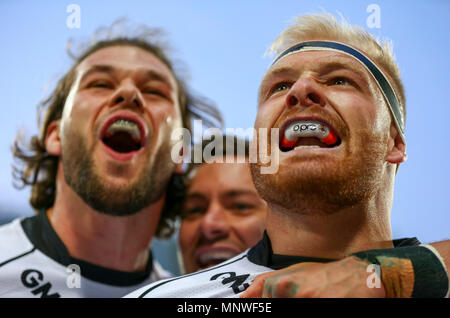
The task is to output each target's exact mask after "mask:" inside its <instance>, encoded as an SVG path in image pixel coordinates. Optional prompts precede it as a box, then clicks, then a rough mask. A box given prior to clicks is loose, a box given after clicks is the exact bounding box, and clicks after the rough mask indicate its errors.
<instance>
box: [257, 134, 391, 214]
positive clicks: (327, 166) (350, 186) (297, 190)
mask: <svg viewBox="0 0 450 318" xmlns="http://www.w3.org/2000/svg"><path fill="white" fill-rule="evenodd" d="M357 135H358V136H359V139H358V140H359V142H358V145H357V146H356V147H355V146H353V147H352V149H355V150H354V151H351V150H349V148H350V147H347V148H346V150H345V155H344V156H343V158H342V159H338V160H335V161H334V160H333V161H332V160H325V159H324V158H311V160H305V161H304V162H302V163H301V168H300V167H298V166H297V169H292V168H290V167H289V166H286V165H284V166H283V165H282V164H280V167H279V170H278V172H277V173H276V174H261V173H260V163H253V164H251V167H250V168H251V173H252V178H253V181H254V183H255V187H256V189H257V191H258V193H259V194H260V196H261V197H262V198H263V199H264V200H266V201H267V203H268V204H269V205H271V206H279V207H282V208H284V209H287V210H291V211H292V210H297V211H298V210H299V209H301V208H302V207H303V208H305V207H306V206H308V205H309V207H308V208H309V209H312V210H314V208H315V207H318V208H319V207H329V208H331V209H330V211H328V212H329V213H333V209H338V208H339V207H348V206H354V205H356V204H359V203H361V202H364V201H368V200H370V199H371V198H373V197H374V196H375V194H376V193H377V191H378V189H379V187H380V184H381V180H382V173H383V172H382V171H383V164H384V157H385V155H386V144H387V141H386V136H383V137H381V136H375V135H374V134H373V132H371V131H366V130H364V131H360V132H358V134H357ZM296 165H298V163H296ZM309 209H308V210H309ZM298 212H300V211H298Z"/></svg>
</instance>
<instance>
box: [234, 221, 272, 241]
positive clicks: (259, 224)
mask: <svg viewBox="0 0 450 318" xmlns="http://www.w3.org/2000/svg"><path fill="white" fill-rule="evenodd" d="M235 229H236V232H238V235H239V237H240V238H241V240H242V241H243V243H244V244H245V246H246V248H249V247H251V246H253V245H255V244H256V243H257V242H258V241H259V240H261V238H262V236H263V233H264V229H265V226H264V219H263V218H262V217H260V216H256V215H255V216H252V217H247V219H246V220H245V221H242V222H239V223H237V225H236V227H235Z"/></svg>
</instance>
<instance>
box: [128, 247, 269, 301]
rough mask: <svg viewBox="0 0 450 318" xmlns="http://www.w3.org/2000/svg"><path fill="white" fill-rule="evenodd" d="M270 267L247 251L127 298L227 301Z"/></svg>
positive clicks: (145, 288) (142, 289) (154, 284)
mask: <svg viewBox="0 0 450 318" xmlns="http://www.w3.org/2000/svg"><path fill="white" fill-rule="evenodd" d="M270 270H271V269H270V268H267V267H263V266H259V265H256V264H254V263H252V262H250V261H249V260H248V258H247V251H246V252H243V253H241V254H239V255H237V256H235V257H234V258H232V259H230V260H228V261H226V262H223V263H221V264H219V265H216V266H213V267H211V268H207V269H205V270H202V271H198V272H195V273H191V274H187V275H183V276H179V277H175V278H171V279H166V280H162V281H159V282H156V283H153V284H150V285H147V286H145V287H142V288H140V289H138V290H136V291H134V292H133V293H131V294H129V295H127V296H126V297H127V298H153V297H155V298H211V297H214V298H226V297H237V296H238V295H239V294H240V293H242V292H243V291H244V290H245V289H247V287H248V286H250V284H251V282H252V281H253V279H254V278H255V277H256V276H257V275H259V274H261V273H263V272H267V271H270Z"/></svg>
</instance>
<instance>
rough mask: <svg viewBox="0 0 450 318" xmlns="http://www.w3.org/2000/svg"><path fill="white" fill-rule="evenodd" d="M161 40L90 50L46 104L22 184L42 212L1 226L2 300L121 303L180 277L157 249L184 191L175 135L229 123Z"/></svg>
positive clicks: (26, 153)
mask: <svg viewBox="0 0 450 318" xmlns="http://www.w3.org/2000/svg"><path fill="white" fill-rule="evenodd" d="M111 28H112V27H111ZM156 33H158V32H156ZM156 33H155V30H154V29H149V28H147V27H143V28H140V34H137V35H135V36H130V35H129V34H128V35H126V36H118V37H114V38H107V39H103V40H101V41H96V42H95V43H92V44H90V45H89V46H88V47H87V49H86V50H85V51H84V52H83V53H82V54H81V55H79V57H78V58H76V59H75V63H74V65H73V66H72V68H71V69H70V70H69V71H68V72H67V73H66V74H65V75H64V77H63V78H62V79H61V80H60V81H59V82H58V84H57V86H56V88H55V89H54V91H53V92H52V94H51V95H50V97H49V98H48V99H47V100H45V101H44V102H43V103H42V105H41V106H43V107H44V109H45V117H44V121H43V123H42V125H41V126H40V129H41V131H40V135H39V136H34V137H32V138H31V140H30V143H29V146H28V147H24V146H22V145H21V143H20V142H19V141H18V140H16V142H15V144H14V149H13V152H14V156H15V158H16V159H17V160H18V162H20V163H21V164H19V165H17V166H16V167H15V171H14V172H15V178H16V179H18V180H20V181H22V183H23V185H24V186H26V185H31V186H32V191H31V198H30V203H31V205H32V206H33V208H34V209H35V210H36V211H37V212H38V213H37V215H36V216H33V217H30V218H24V219H17V220H14V221H13V222H11V223H10V224H7V225H5V226H2V227H0V296H2V297H120V296H123V295H125V294H126V293H127V292H130V291H132V290H135V289H136V287H139V286H141V285H145V284H148V283H150V282H152V281H156V280H158V279H161V278H165V277H169V276H170V274H169V273H168V272H166V271H165V270H163V269H162V268H161V266H160V265H159V264H158V263H157V262H156V261H155V260H153V259H152V254H151V251H150V250H149V245H150V242H151V239H152V237H153V236H154V235H155V234H156V235H158V236H160V237H167V236H169V235H170V234H171V233H172V232H173V219H174V216H175V213H176V212H175V211H177V210H178V208H177V207H175V205H176V204H177V202H178V200H177V196H179V195H180V194H182V193H183V191H184V189H183V169H182V168H181V165H177V164H176V163H175V162H174V161H173V160H172V158H171V149H172V146H173V144H174V143H175V141H173V140H172V139H171V132H172V131H173V130H174V129H177V128H182V127H184V128H188V129H190V121H191V119H193V118H199V119H203V121H206V123H207V124H208V123H210V124H211V123H212V122H213V121H214V120H216V121H218V123H220V124H221V118H220V114H219V112H218V110H217V109H216V108H215V107H213V106H212V105H209V104H208V102H203V101H201V100H200V99H198V98H196V97H194V96H193V95H192V94H191V93H190V92H188V90H187V87H186V84H185V83H184V82H183V81H182V80H181V79H180V77H179V76H177V75H176V72H175V69H174V65H173V64H172V63H171V62H170V60H169V59H168V57H167V56H166V53H165V48H164V46H163V45H162V44H159V42H158V41H159V35H158V34H156ZM205 115H206V117H204V116H205ZM27 148H28V149H27Z"/></svg>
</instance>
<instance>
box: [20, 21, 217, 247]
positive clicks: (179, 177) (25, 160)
mask: <svg viewBox="0 0 450 318" xmlns="http://www.w3.org/2000/svg"><path fill="white" fill-rule="evenodd" d="M143 29H144V30H145V31H146V32H145V34H147V35H149V34H151V35H155V31H154V30H155V29H150V28H148V27H145V26H144V27H143V26H141V27H140V30H141V31H142V30H143ZM117 45H122V46H135V47H139V48H142V49H144V50H146V51H148V52H150V53H152V54H153V55H154V56H156V57H157V58H158V59H159V60H160V61H161V62H163V63H164V64H165V65H166V66H167V67H168V68H169V70H170V71H171V72H172V73H173V75H174V77H175V80H176V82H177V84H178V88H179V89H178V100H179V105H180V109H181V114H182V121H183V126H184V127H185V128H187V129H189V130H190V129H191V121H192V120H193V119H200V120H202V121H203V123H204V124H205V125H207V126H211V127H214V126H219V127H222V124H223V120H222V117H221V115H220V112H219V110H218V109H217V107H216V106H215V105H214V104H213V103H212V102H211V101H209V100H207V99H205V98H203V97H199V96H196V95H195V94H194V93H192V92H191V91H190V90H189V89H188V87H187V84H186V82H185V81H184V80H183V79H181V76H178V75H177V74H176V72H175V69H174V63H173V62H171V61H170V60H169V59H168V57H167V55H166V53H165V52H164V48H163V47H162V45H161V44H157V42H156V39H155V41H153V40H149V39H147V38H146V37H145V36H133V37H130V36H120V37H115V38H108V39H105V40H101V41H96V42H94V43H91V44H89V45H88V47H87V48H86V49H85V50H84V51H83V52H82V53H81V54H80V55H78V57H76V56H74V55H73V54H71V52H69V55H70V56H71V57H72V58H73V59H74V64H73V66H72V67H71V68H70V70H69V71H68V72H67V73H66V74H65V75H64V76H63V77H62V78H61V79H60V80H59V81H58V83H57V85H56V87H55V88H54V90H53V91H52V92H51V93H50V95H49V97H48V98H46V99H45V100H43V101H42V102H41V103H40V104H39V105H38V125H39V126H40V132H39V134H37V135H34V136H32V137H31V138H30V139H29V140H28V142H26V141H25V140H24V139H23V138H22V136H21V135H18V136H17V137H16V139H15V141H14V145H13V149H12V151H13V156H14V159H15V165H14V166H13V178H14V180H15V181H16V182H15V183H14V186H15V187H16V188H24V187H26V186H28V185H30V186H31V196H30V204H31V206H32V207H33V208H34V209H35V211H42V210H46V209H48V208H50V207H52V206H53V204H54V201H55V189H56V172H57V168H58V163H59V157H57V156H52V155H50V154H49V153H48V152H47V150H46V147H45V136H46V134H47V129H48V126H49V125H50V123H52V122H53V121H56V120H58V119H60V118H61V116H62V112H63V108H64V105H65V102H66V98H67V96H68V94H69V91H70V89H71V86H72V84H73V81H74V78H75V70H76V67H77V66H78V65H79V64H80V63H81V62H82V61H83V60H84V59H85V58H86V57H88V56H89V55H91V54H93V53H94V52H96V51H98V50H100V49H102V48H105V47H110V46H117ZM41 115H43V122H42V123H41V122H40V119H41ZM189 168H190V167H189V166H188V168H187V169H186V172H185V173H184V174H173V175H172V177H171V180H170V181H169V184H168V188H167V193H166V199H165V203H164V209H163V213H162V216H161V219H160V221H159V224H158V228H157V231H156V236H158V237H160V238H167V237H169V236H171V235H172V234H173V232H174V229H175V223H174V221H175V217H176V216H177V214H178V213H179V204H180V201H181V198H182V197H183V193H184V191H185V187H186V181H185V179H186V177H185V176H186V175H187V174H188V172H189V170H190V169H189Z"/></svg>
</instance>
